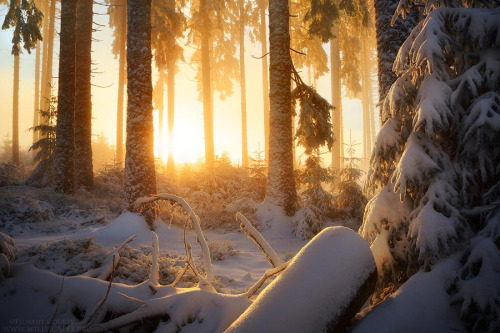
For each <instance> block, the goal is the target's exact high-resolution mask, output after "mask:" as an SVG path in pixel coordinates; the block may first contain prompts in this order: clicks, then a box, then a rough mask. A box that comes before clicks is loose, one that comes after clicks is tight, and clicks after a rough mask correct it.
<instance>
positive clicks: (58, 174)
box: [54, 0, 77, 193]
mask: <svg viewBox="0 0 500 333" xmlns="http://www.w3.org/2000/svg"><path fill="white" fill-rule="evenodd" d="M76 4H77V1H76V0H62V1H61V34H60V40H61V42H60V51H59V96H58V112H57V127H56V148H55V152H54V154H55V155H54V189H55V190H56V191H57V192H59V193H74V191H75V54H76V43H75V41H76Z"/></svg>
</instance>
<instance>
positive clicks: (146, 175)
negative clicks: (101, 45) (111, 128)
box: [125, 0, 156, 226]
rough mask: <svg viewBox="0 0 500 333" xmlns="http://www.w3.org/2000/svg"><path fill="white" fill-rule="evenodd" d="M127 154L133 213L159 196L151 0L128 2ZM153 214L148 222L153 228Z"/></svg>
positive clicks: (127, 189)
mask: <svg viewBox="0 0 500 333" xmlns="http://www.w3.org/2000/svg"><path fill="white" fill-rule="evenodd" d="M127 27H128V31H127V80H128V84H127V95H128V102H127V104H128V105H127V152H126V158H125V202H126V205H127V207H128V209H130V210H134V209H133V207H132V204H133V203H134V202H135V200H136V199H137V198H139V197H142V196H148V195H151V194H155V193H156V175H155V160H154V151H153V148H154V128H153V86H152V82H151V58H152V56H151V0H128V1H127ZM153 217H154V216H152V215H149V214H148V215H147V216H146V218H147V221H148V223H150V225H151V226H152V222H153V220H154V219H153Z"/></svg>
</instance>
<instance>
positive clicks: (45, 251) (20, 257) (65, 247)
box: [17, 237, 106, 276]
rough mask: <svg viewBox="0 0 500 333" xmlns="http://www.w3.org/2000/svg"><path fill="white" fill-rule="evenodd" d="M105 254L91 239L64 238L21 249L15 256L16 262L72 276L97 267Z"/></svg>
mask: <svg viewBox="0 0 500 333" xmlns="http://www.w3.org/2000/svg"><path fill="white" fill-rule="evenodd" d="M105 253H106V250H105V249H103V248H102V247H101V246H100V245H98V244H96V243H95V242H94V241H93V240H92V238H91V237H85V238H80V239H68V238H65V239H63V240H60V241H54V242H50V243H47V244H40V245H34V246H31V247H28V248H26V249H22V250H20V251H19V252H18V254H17V262H31V263H33V265H34V266H35V267H38V268H40V269H46V270H49V271H51V272H53V273H56V274H60V275H65V276H73V275H78V274H83V273H85V272H87V271H89V270H91V269H94V268H96V267H99V266H100V265H101V264H102V261H103V260H104V255H105Z"/></svg>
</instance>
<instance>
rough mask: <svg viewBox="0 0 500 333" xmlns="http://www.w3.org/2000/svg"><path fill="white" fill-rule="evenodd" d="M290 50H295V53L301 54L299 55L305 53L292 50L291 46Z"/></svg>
mask: <svg viewBox="0 0 500 333" xmlns="http://www.w3.org/2000/svg"><path fill="white" fill-rule="evenodd" d="M290 50H291V51H293V52H295V53H298V54H301V55H307V54H305V53H304V52H300V51H297V50H294V49H292V48H290Z"/></svg>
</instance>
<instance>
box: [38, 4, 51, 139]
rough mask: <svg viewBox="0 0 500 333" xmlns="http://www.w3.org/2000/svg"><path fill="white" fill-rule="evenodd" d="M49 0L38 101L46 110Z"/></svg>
mask: <svg viewBox="0 0 500 333" xmlns="http://www.w3.org/2000/svg"><path fill="white" fill-rule="evenodd" d="M49 8H50V7H49V2H48V1H44V2H43V7H42V11H43V13H44V17H43V27H42V36H43V44H42V45H43V47H42V75H41V82H40V96H39V101H38V106H39V108H41V110H43V111H45V98H46V97H47V96H45V92H46V86H47V85H49V83H48V80H47V69H48V53H49V51H48V44H49V42H48V39H49V25H50V20H51V18H50V13H49ZM38 119H39V120H40V122H42V121H43V119H42V118H41V117H39V118H38ZM37 135H38V137H40V136H41V135H40V134H37Z"/></svg>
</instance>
